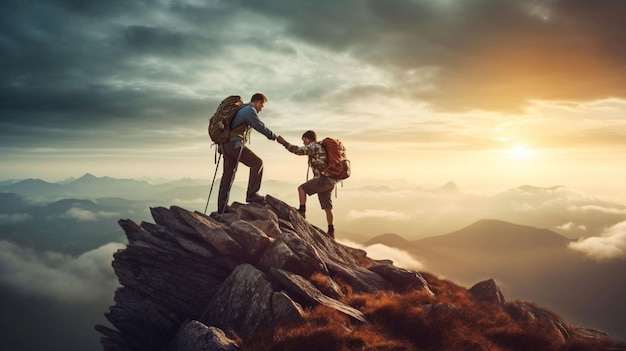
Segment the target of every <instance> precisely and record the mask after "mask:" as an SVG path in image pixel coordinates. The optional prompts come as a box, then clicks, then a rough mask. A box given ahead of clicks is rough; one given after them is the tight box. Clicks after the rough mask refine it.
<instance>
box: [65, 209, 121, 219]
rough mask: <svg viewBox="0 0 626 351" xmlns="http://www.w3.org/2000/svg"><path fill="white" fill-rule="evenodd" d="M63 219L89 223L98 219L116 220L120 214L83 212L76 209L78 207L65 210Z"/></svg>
mask: <svg viewBox="0 0 626 351" xmlns="http://www.w3.org/2000/svg"><path fill="white" fill-rule="evenodd" d="M63 217H64V218H68V219H74V220H77V221H81V222H89V221H97V220H99V219H106V218H117V217H120V214H119V213H118V212H107V211H97V212H93V211H89V210H85V209H82V208H78V207H72V208H70V209H69V210H67V212H66V213H65V215H63Z"/></svg>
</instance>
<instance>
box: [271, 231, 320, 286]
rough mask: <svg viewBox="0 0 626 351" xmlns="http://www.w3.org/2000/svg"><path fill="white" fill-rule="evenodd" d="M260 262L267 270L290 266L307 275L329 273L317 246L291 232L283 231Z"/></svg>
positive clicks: (295, 271)
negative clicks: (316, 248)
mask: <svg viewBox="0 0 626 351" xmlns="http://www.w3.org/2000/svg"><path fill="white" fill-rule="evenodd" d="M259 264H260V265H261V267H263V269H264V270H266V271H269V270H270V269H271V268H286V267H289V268H288V269H289V270H291V271H292V272H294V273H298V274H301V275H305V276H308V275H311V274H313V273H316V272H323V273H328V268H326V265H325V264H324V262H323V261H322V259H321V258H320V257H319V255H318V254H317V251H316V250H315V248H314V247H313V246H311V245H309V244H308V243H307V242H306V241H304V240H303V239H302V238H300V237H298V236H297V235H295V234H291V233H289V232H283V234H282V235H281V237H280V238H279V239H278V240H276V241H275V242H274V244H273V245H272V246H271V247H270V248H269V249H268V250H267V251H265V254H264V255H263V257H261V260H260V261H259Z"/></svg>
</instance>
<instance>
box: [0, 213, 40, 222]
mask: <svg viewBox="0 0 626 351" xmlns="http://www.w3.org/2000/svg"><path fill="white" fill-rule="evenodd" d="M32 219H33V216H32V215H30V214H28V213H13V214H6V213H2V214H0V224H16V223H22V222H27V221H31V220H32Z"/></svg>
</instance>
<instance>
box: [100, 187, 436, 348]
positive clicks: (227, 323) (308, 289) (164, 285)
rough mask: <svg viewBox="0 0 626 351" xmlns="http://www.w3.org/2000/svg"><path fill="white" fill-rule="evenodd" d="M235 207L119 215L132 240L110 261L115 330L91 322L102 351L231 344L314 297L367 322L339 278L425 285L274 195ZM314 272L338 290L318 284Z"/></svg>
mask: <svg viewBox="0 0 626 351" xmlns="http://www.w3.org/2000/svg"><path fill="white" fill-rule="evenodd" d="M233 208H234V209H235V212H234V213H226V214H224V215H222V216H221V217H219V218H217V216H216V218H213V217H209V216H205V215H203V214H201V213H198V212H190V211H187V210H185V209H183V208H180V207H175V206H173V207H171V208H169V209H167V208H163V207H158V208H151V213H152V217H153V219H154V221H155V224H152V223H145V222H143V223H141V224H136V223H134V222H133V221H131V220H128V219H126V220H120V221H119V224H120V226H121V227H122V228H123V229H124V231H125V233H126V236H127V237H128V246H127V247H126V248H125V249H123V250H120V251H118V252H117V253H115V254H114V260H113V268H114V270H115V273H116V274H117V276H118V278H119V281H120V283H121V285H122V287H121V288H119V289H118V290H117V291H116V292H115V305H114V306H112V307H111V308H110V311H109V312H108V313H106V317H107V319H108V320H109V321H110V322H111V324H112V325H113V326H114V327H115V329H111V328H108V327H105V326H102V325H97V326H96V329H97V330H98V331H99V332H100V333H102V334H103V337H102V344H103V346H104V349H105V350H116V351H117V350H119V351H121V350H237V349H239V346H237V345H236V343H235V342H234V341H232V340H229V339H228V338H227V337H226V334H225V333H224V332H226V333H235V334H236V335H239V336H246V335H254V334H255V333H262V332H263V331H264V330H267V328H270V327H272V326H273V325H275V323H286V322H287V323H288V322H290V321H293V322H297V321H298V320H300V319H301V318H302V314H303V309H304V308H305V307H307V306H315V305H320V304H321V305H324V306H328V307H331V308H334V309H336V310H337V311H340V312H341V313H344V314H345V315H347V316H349V317H350V318H352V319H354V320H355V321H358V322H360V323H367V320H366V318H365V316H364V315H363V314H362V313H361V312H360V311H359V310H357V309H355V308H352V307H350V306H347V305H346V304H344V303H342V302H341V301H339V300H338V299H337V297H339V296H341V295H342V291H341V288H339V286H340V285H339V284H337V283H336V280H340V281H341V282H342V284H348V285H349V286H350V287H351V289H352V290H353V291H355V292H375V291H379V290H394V291H399V292H400V291H406V290H407V289H424V290H426V291H428V292H430V290H429V287H428V284H427V282H426V280H424V278H423V277H422V276H421V275H420V274H419V273H417V272H412V271H408V270H405V269H401V268H398V267H395V266H393V265H392V263H391V262H389V261H376V260H373V259H371V258H369V257H367V255H366V252H364V251H362V250H358V249H354V248H351V247H347V246H344V245H342V244H339V243H337V242H336V241H334V240H333V239H332V238H330V237H328V236H326V235H325V234H324V232H323V231H321V230H320V229H318V228H316V227H315V226H313V225H311V224H310V223H308V222H307V221H306V220H305V219H304V218H302V217H301V216H300V215H299V214H298V213H297V212H296V211H295V209H293V208H291V207H290V206H289V205H287V204H285V203H284V202H282V201H280V200H278V199H276V198H273V197H271V196H267V198H266V201H265V202H264V203H253V204H247V205H242V204H237V203H235V204H234V205H233ZM313 275H315V276H316V277H317V278H316V279H320V277H322V279H324V280H325V281H326V282H328V283H329V284H328V285H329V286H331V287H334V289H332V288H331V289H322V290H324V292H322V290H320V289H319V288H318V287H316V286H315V285H314V284H313V283H312V282H311V281H310V279H309V278H310V277H311V276H313ZM327 290H329V291H327Z"/></svg>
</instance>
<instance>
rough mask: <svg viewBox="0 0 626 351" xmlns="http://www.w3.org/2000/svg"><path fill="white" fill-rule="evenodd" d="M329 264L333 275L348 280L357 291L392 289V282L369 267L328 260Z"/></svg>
mask: <svg viewBox="0 0 626 351" xmlns="http://www.w3.org/2000/svg"><path fill="white" fill-rule="evenodd" d="M327 265H328V268H329V271H330V273H331V275H334V276H337V277H338V278H340V279H341V280H342V281H345V282H347V283H348V284H349V285H350V286H351V287H352V289H353V290H354V291H356V292H362V293H367V292H374V291H378V290H392V286H391V283H390V282H388V281H386V280H385V279H383V277H381V276H380V275H378V274H376V273H374V272H372V271H370V270H368V269H365V268H362V267H359V266H347V265H343V264H338V263H335V262H328V263H327Z"/></svg>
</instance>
